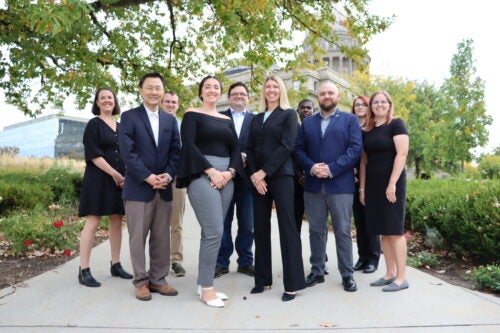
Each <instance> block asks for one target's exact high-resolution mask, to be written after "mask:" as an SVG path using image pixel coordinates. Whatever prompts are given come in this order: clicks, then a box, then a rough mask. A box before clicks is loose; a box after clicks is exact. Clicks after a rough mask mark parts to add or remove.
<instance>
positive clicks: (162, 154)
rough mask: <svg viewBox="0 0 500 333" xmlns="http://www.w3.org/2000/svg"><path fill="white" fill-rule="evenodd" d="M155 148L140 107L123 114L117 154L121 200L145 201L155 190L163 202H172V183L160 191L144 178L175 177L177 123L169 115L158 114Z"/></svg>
mask: <svg viewBox="0 0 500 333" xmlns="http://www.w3.org/2000/svg"><path fill="white" fill-rule="evenodd" d="M158 116H159V125H160V126H159V131H158V147H156V143H155V140H154V136H153V130H152V128H151V123H150V121H149V117H148V114H147V112H146V109H145V108H144V105H142V104H141V106H139V107H137V108H135V109H131V110H129V111H126V112H123V113H122V115H121V120H120V132H119V136H118V138H119V141H120V152H121V156H122V159H123V161H124V162H125V166H126V171H125V184H124V186H123V191H122V198H123V199H124V200H134V201H143V202H149V201H151V200H153V198H154V195H155V193H156V191H159V192H160V196H161V198H162V199H163V200H165V201H171V200H172V183H169V184H168V186H167V188H166V189H164V190H153V188H152V187H151V185H149V184H148V183H147V182H146V181H145V179H146V178H147V177H148V176H149V175H151V174H155V175H158V174H163V173H168V174H169V175H170V176H171V177H172V178H174V177H175V175H176V174H177V164H178V163H179V154H180V147H181V145H180V136H179V129H178V127H177V120H176V119H175V117H173V116H172V115H170V114H167V113H165V112H163V111H161V110H159V111H158Z"/></svg>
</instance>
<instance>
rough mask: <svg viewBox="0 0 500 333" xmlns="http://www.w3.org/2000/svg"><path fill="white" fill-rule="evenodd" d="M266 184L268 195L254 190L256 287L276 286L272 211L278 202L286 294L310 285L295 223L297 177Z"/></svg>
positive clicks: (281, 177)
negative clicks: (306, 279)
mask: <svg viewBox="0 0 500 333" xmlns="http://www.w3.org/2000/svg"><path fill="white" fill-rule="evenodd" d="M266 182H267V193H266V194H264V195H261V194H259V193H258V192H257V191H256V190H255V189H254V200H253V209H254V239H255V285H256V286H270V285H272V283H273V272H272V260H271V211H272V205H273V201H274V203H275V207H276V214H277V217H278V229H279V233H280V247H281V260H282V264H283V284H284V286H285V291H296V290H301V289H304V288H305V287H306V284H305V277H304V276H305V274H304V264H303V261H302V246H301V242H300V236H299V233H298V231H297V227H296V224H295V212H294V207H293V206H294V205H293V200H294V198H293V197H294V184H293V177H292V176H277V177H272V178H266Z"/></svg>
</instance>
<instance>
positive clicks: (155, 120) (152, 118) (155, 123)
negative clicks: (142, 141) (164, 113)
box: [144, 105, 160, 147]
mask: <svg viewBox="0 0 500 333" xmlns="http://www.w3.org/2000/svg"><path fill="white" fill-rule="evenodd" d="M144 108H145V109H146V112H147V113H148V118H149V123H150V124H151V129H152V130H153V136H154V137H155V143H156V147H158V132H159V131H160V118H159V116H158V109H157V110H156V111H151V110H150V109H148V107H147V106H146V105H144Z"/></svg>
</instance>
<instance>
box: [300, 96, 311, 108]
mask: <svg viewBox="0 0 500 333" xmlns="http://www.w3.org/2000/svg"><path fill="white" fill-rule="evenodd" d="M307 102H309V103H311V104H312V106H313V108H314V103H313V101H311V100H310V99H308V98H305V99H303V100H301V101H300V102H299V105H298V107H299V108H300V106H301V105H302V104H304V103H307Z"/></svg>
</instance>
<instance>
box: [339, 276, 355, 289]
mask: <svg viewBox="0 0 500 333" xmlns="http://www.w3.org/2000/svg"><path fill="white" fill-rule="evenodd" d="M342 285H343V286H344V290H345V291H356V290H358V287H357V286H356V282H355V281H354V279H353V278H352V276H350V277H345V278H342Z"/></svg>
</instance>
